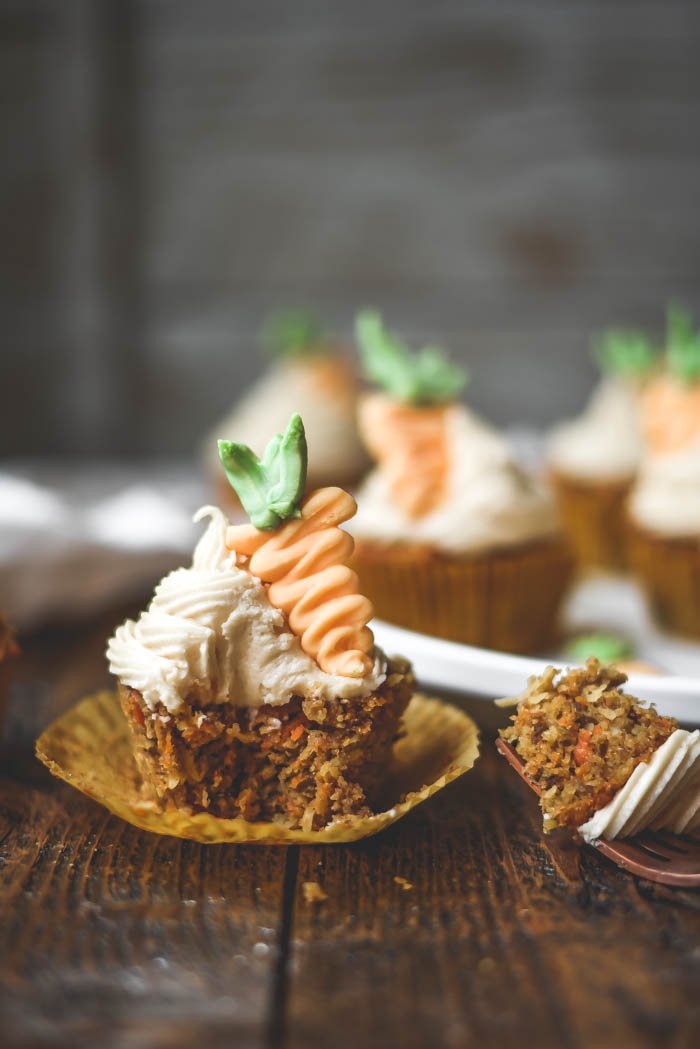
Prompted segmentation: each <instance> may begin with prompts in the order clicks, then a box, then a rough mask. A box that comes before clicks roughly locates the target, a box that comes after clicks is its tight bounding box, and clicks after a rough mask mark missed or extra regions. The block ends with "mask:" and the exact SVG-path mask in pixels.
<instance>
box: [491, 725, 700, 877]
mask: <svg viewBox="0 0 700 1049" xmlns="http://www.w3.org/2000/svg"><path fill="white" fill-rule="evenodd" d="M496 747H497V749H498V751H499V752H500V753H501V754H502V755H503V757H504V758H505V759H506V760H507V761H508V762H510V764H511V765H512V766H513V768H514V769H515V771H516V772H517V773H518V775H519V776H521V777H522V779H523V780H524V781H525V782H526V783H527V785H528V787H530V788H531V789H532V790H534V792H535V793H536V794H538V795H539V794H540V789H539V787H538V786H537V784H535V783H533V782H532V780H530V779H529V778H528V776H526V775H525V765H524V763H523V761H522V759H521V758H520V756H519V755H518V753H517V752H516V751H515V750H514V748H513V747H511V745H510V743H506V741H505V740H503V739H500V738H499V739H497V740H496ZM592 847H593V848H594V849H597V850H598V852H600V853H602V854H603V856H607V857H608V859H610V860H612V861H613V863H616V864H617V865H618V867H622V868H623V869H624V870H626V871H630V873H631V874H636V875H638V876H639V877H640V878H647V879H648V880H649V881H658V882H661V884H663V885H676V886H679V887H683V888H686V889H690V888H693V887H695V886H700V841H698V839H697V838H693V837H683V838H681V837H678V836H677V835H675V834H668V833H666V832H665V831H663V832H662V831H643V832H642V833H641V834H637V835H635V836H634V837H633V838H627V839H626V840H624V841H604V840H602V839H601V840H600V841H597V842H595V843H593V845H592Z"/></svg>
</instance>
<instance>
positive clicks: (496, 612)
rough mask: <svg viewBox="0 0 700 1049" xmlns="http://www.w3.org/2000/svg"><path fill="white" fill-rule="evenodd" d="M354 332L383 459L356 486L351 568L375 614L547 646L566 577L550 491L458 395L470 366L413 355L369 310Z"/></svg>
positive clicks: (519, 647)
mask: <svg viewBox="0 0 700 1049" xmlns="http://www.w3.org/2000/svg"><path fill="white" fill-rule="evenodd" d="M357 338H358V342H359V346H360V350H361V354H362V359H363V363H364V368H365V371H366V374H367V377H368V378H369V379H371V380H373V381H374V382H376V383H377V384H378V385H379V386H381V387H382V390H381V392H376V393H369V394H367V395H366V396H365V397H363V398H362V399H361V402H360V408H359V422H360V431H361V434H362V436H363V438H364V440H365V443H366V445H367V447H368V449H369V451H370V453H371V454H372V455H373V456H374V458H375V459H376V460H377V467H376V469H375V470H374V471H373V472H372V473H371V474H370V475H369V477H368V478H367V480H366V481H365V482H364V484H363V486H362V487H361V489H360V491H359V493H358V497H357V498H358V506H359V510H358V514H357V517H356V519H355V521H354V522H353V525H352V530H353V534H354V535H355V537H356V540H357V542H356V549H355V559H354V562H353V563H354V565H355V567H356V568H357V570H358V572H359V575H360V578H361V580H362V585H363V588H364V590H365V592H366V593H367V595H368V596H369V597H370V599H371V600H372V602H373V604H374V606H375V609H376V613H377V615H378V616H380V617H382V618H384V619H387V620H389V621H391V622H393V623H397V624H399V625H400V626H405V627H409V628H411V629H415V630H421V631H425V632H427V633H430V634H436V635H438V636H439V637H443V638H447V639H451V640H455V641H463V642H467V643H470V644H475V645H483V646H487V647H491V648H500V649H505V650H510V651H516V652H525V651H530V650H532V649H536V648H538V647H540V646H542V645H545V644H547V643H548V642H549V641H551V639H552V635H553V633H554V627H555V620H556V614H557V609H558V606H559V603H560V601H561V598H562V596H563V593H564V591H565V588H566V585H567V583H568V580H569V577H570V574H571V558H570V555H569V553H568V550H567V548H566V545H565V543H564V541H563V539H562V536H561V533H560V530H559V526H558V521H557V515H556V511H555V509H554V506H553V503H552V501H551V499H550V497H549V496H548V494H547V493H546V492H545V491H543V490H542V489H541V488H540V487H539V486H538V485H537V484H536V483H535V481H534V480H533V479H532V478H530V477H529V476H528V475H527V474H526V473H524V472H523V470H521V469H520V468H519V467H518V466H517V465H516V463H515V462H514V460H513V457H512V455H511V452H510V450H509V447H508V445H507V443H506V441H505V440H503V438H501V437H500V435H499V434H497V433H496V432H495V431H494V430H492V429H491V428H490V427H488V426H487V425H485V424H484V423H483V422H482V421H481V420H480V419H478V418H477V417H476V416H475V415H474V414H473V413H472V412H470V411H468V410H467V409H466V408H465V407H464V406H463V405H461V404H459V403H458V402H457V396H458V394H459V392H460V390H461V389H462V387H463V386H464V384H465V382H466V374H465V373H464V371H463V370H462V369H460V368H458V367H457V366H455V365H453V364H450V363H449V362H448V361H447V360H446V358H445V357H444V355H443V354H442V353H441V351H439V350H437V349H435V348H428V349H425V350H423V351H421V352H420V353H417V354H412V353H411V352H410V351H409V350H408V349H407V347H406V346H405V345H404V344H403V343H402V342H401V341H400V340H399V339H398V338H397V337H396V336H394V335H393V334H391V333H390V332H388V331H387V330H386V328H385V327H384V325H383V323H382V320H381V318H380V316H379V315H378V314H376V313H374V312H370V311H367V312H364V313H362V314H360V316H359V318H358V321H357Z"/></svg>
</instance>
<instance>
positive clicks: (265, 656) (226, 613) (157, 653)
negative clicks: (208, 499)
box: [107, 506, 386, 713]
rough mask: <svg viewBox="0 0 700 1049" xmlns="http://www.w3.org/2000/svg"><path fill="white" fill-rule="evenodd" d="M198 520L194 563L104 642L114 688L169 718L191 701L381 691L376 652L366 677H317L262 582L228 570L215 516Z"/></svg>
mask: <svg viewBox="0 0 700 1049" xmlns="http://www.w3.org/2000/svg"><path fill="white" fill-rule="evenodd" d="M204 517H209V518H210V521H209V526H208V528H207V530H206V531H205V533H204V535H203V536H202V538H201V539H200V540H199V543H198V544H197V547H196V549H195V551H194V557H193V561H192V566H191V567H190V568H178V569H176V570H175V571H174V572H171V573H170V574H169V575H167V576H166V577H165V578H164V579H163V580H162V582H161V583H159V585H158V586H157V587H156V590H155V594H154V597H153V600H152V601H151V604H150V605H149V607H148V609H147V610H146V611H145V612H143V613H142V614H141V616H140V617H139V618H138V619H137V620H130V619H128V620H127V621H126V622H125V623H123V624H122V625H121V626H120V627H118V629H117V630H116V632H115V634H114V636H113V637H112V638H111V639H110V641H109V644H108V646H107V657H108V659H109V666H110V670H111V672H112V673H113V674H115V675H116V676H117V677H118V678H119V680H120V681H121V682H122V684H124V685H127V686H129V687H131V688H134V689H137V690H138V691H139V692H140V693H141V694H142V696H143V699H144V702H145V703H146V704H147V706H148V707H150V708H151V709H153V708H154V707H155V706H156V705H157V704H158V703H162V704H163V706H165V707H166V708H167V710H168V711H170V712H171V713H172V712H174V711H176V710H177V709H178V708H179V707H180V706H181V705H182V704H183V703H184V702H185V701H186V700H187V698H188V697H192V696H193V695H196V696H197V697H198V698H200V700H202V701H204V702H208V703H232V704H234V705H235V706H240V707H259V706H262V705H263V704H272V705H281V704H284V703H287V702H288V701H289V700H290V699H291V698H292V696H305V697H306V696H318V697H321V698H324V699H333V698H340V699H351V698H361V697H363V696H366V695H369V694H370V693H371V692H373V691H375V690H376V689H377V688H378V687H379V686H380V685H381V683H382V682H383V681H384V680H385V677H386V663H385V659H384V656H383V654H382V653H381V651H380V650H379V649H375V651H374V663H373V667H372V670H371V671H370V673H369V674H367V675H366V676H365V677H364V678H359V679H358V678H350V677H342V676H340V675H335V674H327V673H324V671H322V670H321V669H320V667H319V666H318V664H317V663H316V662H315V660H313V659H312V658H311V657H310V656H308V655H307V654H306V653H305V652H304V651H303V650H302V648H301V644H300V642H299V638H298V637H297V636H296V635H295V634H293V633H291V632H290V630H289V626H288V624H287V621H286V619H285V616H284V615H283V613H282V612H280V611H279V610H278V609H276V608H273V606H272V605H271V604H270V602H269V601H268V599H267V594H266V590H265V587H264V586H263V584H262V583H261V582H260V581H259V580H258V579H256V578H255V577H254V576H252V575H251V574H250V573H249V572H247V571H246V570H245V569H243V568H240V567H238V566H237V565H236V557H235V554H234V553H232V552H231V551H230V550H228V549H227V548H226V543H225V536H226V528H227V526H228V521H227V520H226V517H225V516H224V514H223V513H222V512H221V510H219V509H218V508H216V507H212V506H206V507H203V508H202V509H201V510H199V512H198V513H197V514H196V516H195V520H196V521H199V520H201V519H202V518H204Z"/></svg>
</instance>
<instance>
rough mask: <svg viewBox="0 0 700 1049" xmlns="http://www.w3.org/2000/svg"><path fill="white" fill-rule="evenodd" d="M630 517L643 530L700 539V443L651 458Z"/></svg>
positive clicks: (632, 499) (635, 493)
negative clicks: (698, 537)
mask: <svg viewBox="0 0 700 1049" xmlns="http://www.w3.org/2000/svg"><path fill="white" fill-rule="evenodd" d="M630 513H631V515H632V517H633V518H634V520H635V521H636V522H637V523H638V524H640V525H641V526H642V527H643V528H647V529H649V530H650V531H652V532H658V533H660V534H661V535H666V536H675V537H684V536H700V441H695V442H694V443H693V444H692V445H690V447H688V448H682V449H680V450H679V451H677V452H664V453H660V452H659V453H655V454H651V453H650V454H649V455H648V456H647V458H646V459H645V460H644V462H643V464H642V469H641V472H640V475H639V478H638V480H637V484H636V486H635V488H634V490H633V492H632V495H631V497H630Z"/></svg>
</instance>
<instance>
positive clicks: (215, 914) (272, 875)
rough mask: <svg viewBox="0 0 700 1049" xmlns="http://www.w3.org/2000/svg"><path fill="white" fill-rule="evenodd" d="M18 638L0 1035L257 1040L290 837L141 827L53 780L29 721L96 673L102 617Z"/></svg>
mask: <svg viewBox="0 0 700 1049" xmlns="http://www.w3.org/2000/svg"><path fill="white" fill-rule="evenodd" d="M119 618H121V614H114V613H112V615H111V616H107V617H104V618H100V619H98V620H97V621H96V622H95V623H93V624H92V625H91V626H90V628H86V627H83V628H82V629H78V630H76V629H75V628H73V629H72V630H64V631H55V632H53V633H49V632H46V633H44V634H43V635H39V636H38V637H36V638H34V639H30V640H29V641H28V642H25V645H24V650H25V653H24V659H23V661H22V663H21V664H20V668H19V673H18V680H17V683H16V685H15V687H14V689H13V692H12V703H11V713H12V716H11V719H10V723H9V726H8V733H7V734H6V736H5V741H4V744H3V749H2V754H1V757H0V769H2V777H1V778H0V1029H1V1030H2V1038H1V1039H0V1041H2V1044H3V1049H5V1047H7V1049H20V1047H21V1049H24V1047H30V1046H31V1047H35V1046H46V1047H58V1046H66V1047H68V1046H70V1047H71V1049H75V1047H78V1046H83V1045H85V1046H87V1045H95V1044H97V1043H98V1042H99V1041H102V1042H104V1044H106V1045H107V1044H108V1045H109V1046H115V1047H121V1046H124V1047H127V1046H128V1047H133V1046H163V1047H166V1046H168V1047H178V1046H189V1045H192V1044H195V1043H196V1044H202V1043H204V1042H206V1044H207V1045H210V1046H212V1047H214V1049H216V1047H218V1046H222V1047H224V1046H230V1045H231V1043H232V1041H234V1042H235V1044H236V1045H240V1046H242V1047H244V1049H245V1047H251V1049H255V1047H258V1046H262V1045H264V1044H265V1043H266V1040H267V1038H268V1016H269V1015H270V1012H271V1004H272V1003H273V1002H274V1000H275V996H276V994H277V985H278V966H279V936H280V928H281V914H282V900H283V891H284V876H285V874H284V872H285V861H286V850H284V849H255V848H252V847H250V848H235V849H233V848H227V847H225V846H209V847H204V846H200V845H197V844H195V843H193V842H183V841H179V840H177V839H174V838H165V837H163V838H161V837H157V836H155V835H148V834H144V833H142V832H140V831H137V830H136V829H135V828H133V827H130V826H128V825H127V824H126V823H123V822H122V821H121V820H118V819H115V818H113V817H111V816H110V815H109V814H108V813H107V812H106V811H105V810H103V809H102V808H101V807H100V806H98V805H97V804H95V803H93V802H91V801H89V800H88V799H87V798H84V797H83V796H82V795H80V794H78V793H77V792H75V791H73V790H71V789H70V788H68V787H66V786H65V785H62V784H59V783H58V781H56V780H53V779H52V778H51V777H50V776H49V775H48V774H46V772H45V770H43V769H42V767H41V766H39V764H38V762H36V761H35V760H34V759H33V758H32V756H31V748H32V744H33V739H34V736H35V735H36V732H37V731H40V729H41V728H42V727H43V726H44V724H46V723H47V721H49V720H50V719H51V718H52V717H54V716H56V715H57V714H58V713H60V712H61V710H62V709H65V707H66V706H68V705H70V703H72V702H74V701H75V700H76V699H78V698H79V697H80V696H81V695H83V694H84V693H85V691H90V690H91V689H93V688H95V687H100V686H101V685H102V684H104V683H105V682H104V678H105V669H104V655H103V646H104V638H105V636H106V634H107V632H108V628H107V623H108V622H110V623H112V622H114V621H116V620H118V619H119Z"/></svg>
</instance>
